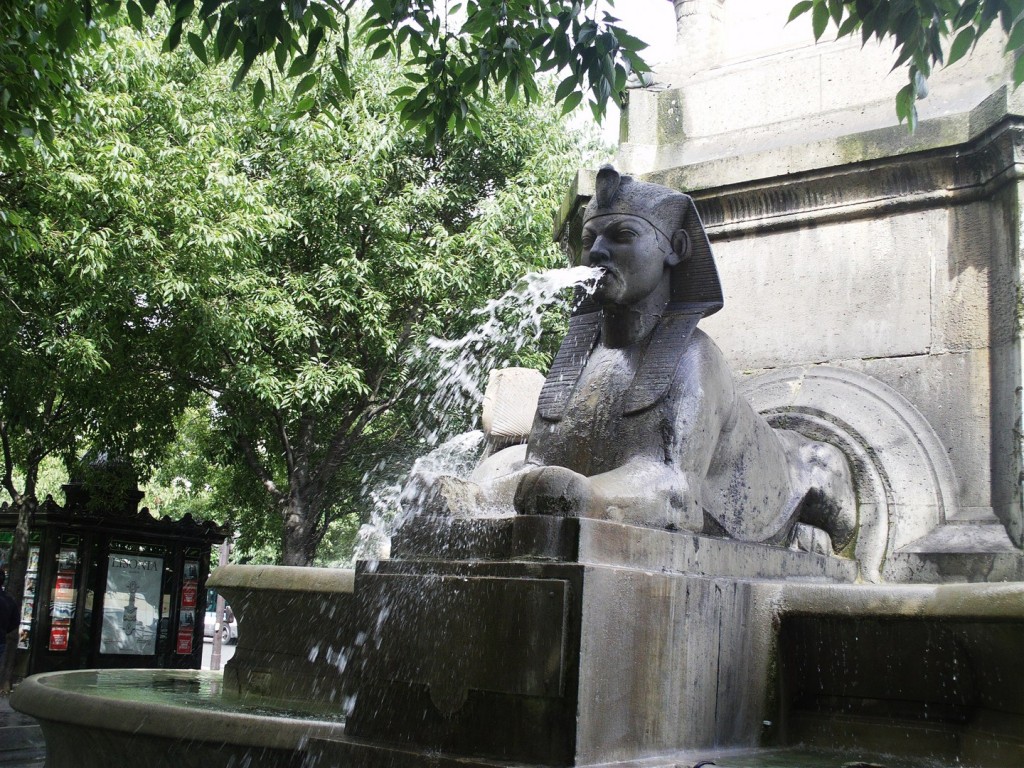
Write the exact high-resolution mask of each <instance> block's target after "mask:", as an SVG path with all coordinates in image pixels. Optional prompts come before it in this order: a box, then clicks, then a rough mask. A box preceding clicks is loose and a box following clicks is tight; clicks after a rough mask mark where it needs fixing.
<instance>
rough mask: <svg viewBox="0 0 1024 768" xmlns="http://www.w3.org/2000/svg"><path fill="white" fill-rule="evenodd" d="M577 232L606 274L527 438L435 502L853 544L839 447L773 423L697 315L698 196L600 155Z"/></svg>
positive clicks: (816, 547) (794, 542)
mask: <svg viewBox="0 0 1024 768" xmlns="http://www.w3.org/2000/svg"><path fill="white" fill-rule="evenodd" d="M581 242H582V263H583V264H584V265H588V266H592V267H596V268H598V269H599V270H601V273H602V274H601V277H600V278H599V280H598V282H597V286H596V289H595V290H594V292H593V294H592V296H590V297H589V298H588V299H586V300H585V301H584V302H583V303H582V304H581V306H580V307H579V308H578V310H577V311H576V312H575V314H574V316H573V317H572V319H571V320H570V325H569V331H568V334H567V335H566V337H565V339H564V341H563V342H562V345H561V348H560V349H559V351H558V354H557V355H556V357H555V360H554V362H553V364H552V367H551V370H550V372H549V373H548V376H547V379H546V381H545V383H544V386H543V389H542V390H541V393H540V397H539V402H538V407H537V411H536V415H535V417H534V421H533V426H532V429H531V431H530V435H529V441H528V443H527V444H526V445H525V446H516V447H511V448H507V449H505V450H503V451H499V452H497V453H495V454H493V455H492V456H490V457H488V458H486V459H485V460H484V461H483V462H482V463H481V464H480V466H478V467H477V469H476V471H474V473H473V474H472V476H471V477H470V478H469V482H463V481H453V480H450V479H449V480H448V481H447V482H446V483H445V484H444V485H445V487H444V488H443V489H442V490H441V491H440V492H439V493H437V494H435V499H437V498H441V499H442V500H443V501H444V505H447V507H448V508H449V509H454V508H458V507H466V506H467V505H468V506H470V507H479V506H481V505H485V506H491V507H498V508H502V507H505V508H509V507H514V509H515V511H516V512H517V513H518V514H530V515H556V516H579V517H589V518H598V519H605V520H613V521H619V522H623V523H627V524H632V525H642V526H652V527H659V528H665V529H669V530H684V531H690V532H694V533H705V534H711V535H719V536H728V537H731V538H735V539H739V540H742V541H748V542H760V543H768V544H778V545H783V546H794V547H798V548H803V549H809V550H813V551H819V552H829V551H832V550H833V549H834V550H835V551H841V550H843V549H844V548H846V547H847V546H848V545H850V543H851V541H852V539H853V536H854V533H855V530H856V523H857V508H856V500H855V495H854V491H853V483H852V479H851V475H850V470H849V467H848V464H847V461H846V459H845V457H844V456H843V455H842V453H841V452H840V451H839V450H838V449H837V448H835V447H833V446H831V445H828V444H826V443H820V442H815V441H813V440H811V439H809V438H807V437H805V436H803V435H801V434H798V433H796V432H792V431H788V430H778V429H773V428H772V427H771V426H770V425H769V424H768V423H767V421H765V419H764V418H762V417H761V416H760V415H759V414H757V413H756V412H755V411H754V410H753V408H752V407H751V406H750V405H749V403H748V402H747V401H746V400H744V398H743V397H742V396H741V395H740V393H739V392H738V391H737V387H736V384H735V382H734V380H733V377H732V374H731V372H730V370H729V367H728V365H727V364H726V361H725V359H724V356H723V355H722V353H721V351H720V350H719V349H718V347H717V346H716V345H715V343H714V342H713V341H712V340H711V338H710V337H708V336H707V334H705V333H704V332H703V331H701V330H700V328H698V327H697V326H698V323H699V321H700V320H701V319H702V318H704V317H707V316H708V315H710V314H712V313H714V312H717V311H718V310H719V309H721V308H722V305H723V298H722V290H721V286H720V283H719V280H718V274H717V270H716V268H715V263H714V259H713V256H712V253H711V246H710V243H709V242H708V238H707V234H706V233H705V231H704V227H703V224H702V223H701V220H700V217H699V215H698V213H697V210H696V208H695V207H694V204H693V200H692V199H691V198H690V197H689V196H687V195H685V194H682V193H680V192H677V191H675V190H673V189H670V188H667V187H663V186H659V185H656V184H649V183H646V182H641V181H636V180H634V179H632V178H631V177H629V176H623V175H620V174H619V173H618V172H617V171H616V170H615V169H614V168H612V167H611V166H605V167H604V168H602V169H601V170H600V171H599V173H598V174H597V184H596V194H595V196H594V198H593V199H592V200H591V202H590V204H589V205H588V206H587V209H586V212H585V214H584V220H583V231H582V240H581ZM444 505H442V506H444ZM434 506H435V507H436V504H435V505H434ZM826 534H827V535H826Z"/></svg>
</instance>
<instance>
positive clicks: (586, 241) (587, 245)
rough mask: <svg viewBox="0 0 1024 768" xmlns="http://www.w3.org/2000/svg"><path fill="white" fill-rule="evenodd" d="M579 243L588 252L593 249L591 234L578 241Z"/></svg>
mask: <svg viewBox="0 0 1024 768" xmlns="http://www.w3.org/2000/svg"><path fill="white" fill-rule="evenodd" d="M580 243H581V244H582V245H583V247H584V248H586V249H587V250H590V249H591V248H593V247H594V236H593V235H591V234H586V235H584V236H583V238H582V239H581V240H580Z"/></svg>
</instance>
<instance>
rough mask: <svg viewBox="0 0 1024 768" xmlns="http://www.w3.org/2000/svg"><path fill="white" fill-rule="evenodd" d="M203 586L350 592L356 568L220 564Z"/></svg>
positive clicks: (353, 586)
mask: <svg viewBox="0 0 1024 768" xmlns="http://www.w3.org/2000/svg"><path fill="white" fill-rule="evenodd" d="M206 586H208V587H210V588H213V589H224V588H228V589H231V588H241V589H259V590H268V591H274V590H280V591H287V592H319V593H330V594H336V593H341V594H352V593H353V592H354V591H355V569H352V568H307V567H299V566H294V565H222V566H220V567H219V568H217V569H216V570H215V571H214V572H213V573H211V574H210V578H209V579H207V581H206Z"/></svg>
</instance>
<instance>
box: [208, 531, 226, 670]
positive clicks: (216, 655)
mask: <svg viewBox="0 0 1024 768" xmlns="http://www.w3.org/2000/svg"><path fill="white" fill-rule="evenodd" d="M227 564H228V540H227V539H224V541H222V542H221V544H220V557H219V558H218V565H221V566H224V565H227ZM216 610H217V623H216V624H214V625H213V650H212V651H211V653H210V669H211V670H213V671H214V672H216V671H217V670H219V669H220V649H221V644H222V643H223V640H222V638H221V634H222V632H221V625H222V623H223V621H224V596H223V595H222V594H220V593H219V592H218V593H217V607H216Z"/></svg>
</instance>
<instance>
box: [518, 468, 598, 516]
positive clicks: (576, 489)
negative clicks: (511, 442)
mask: <svg viewBox="0 0 1024 768" xmlns="http://www.w3.org/2000/svg"><path fill="white" fill-rule="evenodd" d="M593 496H594V491H593V486H592V484H591V482H590V479H589V478H587V477H586V476H584V475H581V474H580V473H579V472H574V471H573V470H571V469H566V468H565V467H557V466H552V467H537V468H535V469H532V470H530V471H528V472H527V473H526V474H525V475H524V476H523V477H522V478H521V479H520V481H519V485H518V487H517V488H516V494H515V501H514V505H515V508H516V512H518V513H519V514H521V515H553V516H556V517H587V516H588V513H589V512H590V508H591V505H592V503H593Z"/></svg>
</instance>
